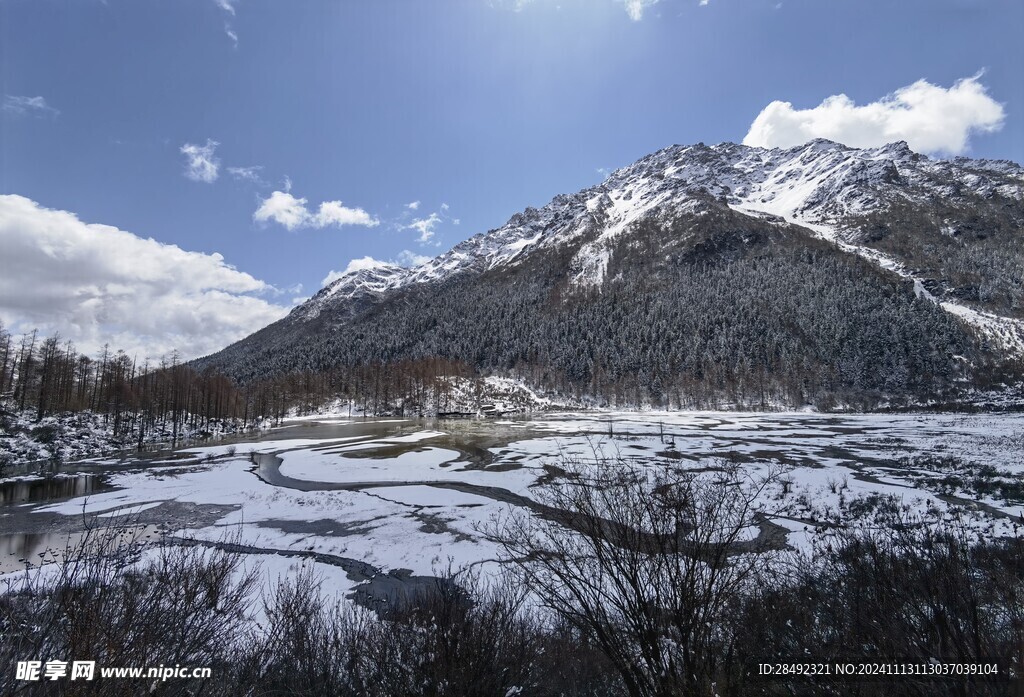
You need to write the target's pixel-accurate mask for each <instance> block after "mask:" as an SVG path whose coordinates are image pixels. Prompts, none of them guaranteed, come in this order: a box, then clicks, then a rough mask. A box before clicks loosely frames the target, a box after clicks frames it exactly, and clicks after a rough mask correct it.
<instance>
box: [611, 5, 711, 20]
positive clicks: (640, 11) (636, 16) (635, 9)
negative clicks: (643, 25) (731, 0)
mask: <svg viewBox="0 0 1024 697" xmlns="http://www.w3.org/2000/svg"><path fill="white" fill-rule="evenodd" d="M622 3H623V4H624V5H625V6H626V14H627V15H629V18H630V19H631V20H633V21H634V22H639V21H640V20H641V19H643V18H644V9H646V8H648V7H650V6H651V5H656V4H658V0H622ZM701 4H702V5H706V4H707V2H706V0H705V1H704V2H701Z"/></svg>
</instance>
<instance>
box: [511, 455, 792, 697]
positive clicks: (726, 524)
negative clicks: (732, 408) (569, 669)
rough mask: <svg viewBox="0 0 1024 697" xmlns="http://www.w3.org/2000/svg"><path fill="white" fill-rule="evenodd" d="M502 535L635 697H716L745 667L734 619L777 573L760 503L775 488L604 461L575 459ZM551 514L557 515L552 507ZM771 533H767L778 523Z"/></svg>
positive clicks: (522, 573)
mask: <svg viewBox="0 0 1024 697" xmlns="http://www.w3.org/2000/svg"><path fill="white" fill-rule="evenodd" d="M560 466H561V467H562V469H564V470H566V471H567V472H568V477H567V478H566V479H563V480H561V481H555V482H552V483H548V484H546V485H545V486H544V488H543V489H542V490H541V492H540V496H539V499H540V503H541V504H542V506H544V507H546V510H548V511H550V510H555V511H561V512H562V513H561V514H557V515H544V514H542V515H536V514H531V513H527V512H525V511H514V512H512V513H510V514H509V516H507V517H506V518H504V519H501V520H498V521H496V523H495V524H494V526H493V528H492V531H491V532H492V534H493V535H494V537H495V538H496V539H497V540H498V541H499V543H500V544H501V546H502V548H503V550H504V556H505V558H506V560H508V561H511V562H512V566H513V568H514V569H515V572H516V573H517V575H518V578H519V580H520V582H521V583H522V584H523V585H524V586H526V587H528V588H530V589H532V590H533V591H534V592H535V593H536V594H537V596H538V597H539V598H540V600H541V602H542V604H543V605H544V606H546V607H547V608H549V609H550V610H551V611H553V612H554V613H555V614H556V615H557V616H558V617H559V618H560V619H562V620H564V621H566V622H568V623H569V624H570V625H572V626H574V627H576V628H578V629H579V630H580V631H581V632H582V633H583V634H584V635H585V636H586V637H588V638H589V639H591V640H593V642H594V643H595V644H596V645H597V646H598V647H599V648H600V649H601V651H602V652H603V653H604V654H605V655H606V656H607V657H608V659H609V660H610V662H611V663H612V664H613V665H614V666H615V668H616V670H617V671H618V672H619V674H620V675H621V678H622V681H623V683H624V685H625V687H626V689H627V691H628V693H629V694H630V695H637V696H641V695H642V696H645V697H646V696H653V695H659V696H660V695H665V696H668V695H674V696H678V695H705V694H707V695H711V694H715V692H716V690H715V682H716V680H717V679H719V677H720V676H721V675H722V674H723V673H724V669H725V667H726V664H727V663H729V662H730V661H734V660H738V659H735V658H734V657H733V656H734V653H733V647H734V638H733V637H732V636H731V635H730V634H731V631H730V629H729V623H728V622H726V621H725V620H726V618H727V617H729V616H731V615H732V614H733V613H735V612H738V607H739V605H740V604H741V602H742V598H743V595H744V593H745V590H746V589H747V587H748V586H749V585H750V584H752V583H753V582H754V581H756V580H758V579H759V577H760V574H761V573H762V572H764V571H765V570H766V568H767V564H768V556H767V555H763V554H760V552H762V551H764V550H766V549H767V548H768V547H770V546H771V543H772V539H773V538H772V536H771V535H769V534H766V532H767V530H768V528H767V527H765V529H761V530H759V523H760V522H761V521H760V520H759V518H760V514H759V512H758V511H757V510H756V508H755V500H756V499H757V498H758V495H759V494H760V493H761V491H762V490H763V489H764V488H765V486H766V485H767V484H768V483H769V481H770V480H771V479H772V476H766V477H762V478H758V479H754V478H750V477H748V476H746V475H744V473H743V472H742V471H741V470H740V469H738V468H736V467H734V466H729V465H720V464H719V463H715V465H714V466H713V467H712V468H710V471H708V470H707V469H705V471H703V472H701V473H694V472H687V471H683V470H675V469H670V468H668V467H662V466H654V465H651V466H646V465H643V464H639V463H636V462H629V461H625V460H623V459H621V458H614V459H606V458H601V457H598V458H597V459H596V461H595V462H594V463H592V464H586V465H584V464H581V463H579V462H564V463H562V464H561V465H560ZM542 510H545V509H542ZM766 525H767V524H766Z"/></svg>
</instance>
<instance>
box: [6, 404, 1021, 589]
mask: <svg viewBox="0 0 1024 697" xmlns="http://www.w3.org/2000/svg"><path fill="white" fill-rule="evenodd" d="M595 454H597V455H599V456H606V457H615V458H618V459H621V460H622V462H623V466H629V467H651V466H658V467H668V468H671V469H679V470H685V469H689V468H692V469H702V470H705V469H707V468H709V467H710V468H714V467H720V466H723V465H727V464H734V465H738V466H740V467H741V468H743V469H744V470H745V471H747V472H749V473H750V474H751V475H753V476H758V475H759V474H763V473H767V472H769V471H775V472H777V473H779V482H778V483H777V484H776V485H773V486H772V487H769V489H768V490H767V491H766V492H765V495H764V497H763V499H764V500H763V501H759V506H760V509H761V511H762V512H763V515H764V518H765V520H766V521H768V522H769V523H770V525H771V526H773V528H774V530H775V533H776V536H777V537H778V538H779V539H780V541H781V542H780V543H781V544H783V545H789V546H792V547H801V546H805V545H807V544H808V542H809V540H810V539H811V538H812V536H814V535H815V534H819V533H820V532H823V531H825V530H827V529H829V528H831V527H834V526H843V525H872V524H873V522H874V512H875V511H876V510H878V508H879V507H880V505H882V502H886V503H887V504H888V505H898V506H900V507H902V508H904V509H905V510H906V511H908V512H909V513H912V514H915V515H921V516H930V517H933V518H942V517H950V516H961V517H962V518H965V519H967V520H969V522H970V524H971V526H972V528H973V529H975V530H976V531H977V533H978V534H979V535H984V536H1001V535H1006V534H1009V533H1011V532H1012V531H1013V529H1014V528H1015V527H1016V526H1018V525H1020V524H1021V523H1022V518H1021V515H1022V513H1024V484H1022V481H1024V479H1022V475H1024V415H1014V414H1007V415H1004V414H996V415H962V414H955V415H950V414H941V415H931V414H929V415H921V414H913V415H888V414H886V415H834V414H810V413H790V414H760V413H759V414H753V413H731V412H728V413H727V412H723V413H717V412H716V413H707V412H701V413H678V412H674V413H650V412H648V413H584V414H544V415H540V416H536V417H531V418H524V419H516V420H500V419H498V420H495V419H487V420H450V421H445V420H429V421H424V420H416V419H409V420H406V419H367V420H362V419H346V418H341V417H313V418H307V419H301V420H293V421H289V422H286V423H285V424H284V425H283V426H282V427H280V428H276V429H273V430H271V431H268V432H265V433H263V434H261V435H259V436H258V437H257V436H251V437H248V438H239V439H235V440H234V441H231V442H229V441H221V442H219V443H218V444H216V445H211V446H206V447H191V448H184V449H181V450H178V451H175V452H173V453H162V454H158V455H156V456H154V455H152V454H150V455H146V456H143V457H116V458H106V459H103V458H99V459H94V460H89V461H85V462H82V463H76V464H75V465H71V466H69V467H68V468H67V469H66V472H65V473H63V474H61V475H58V476H57V477H51V478H33V477H27V478H26V477H23V478H18V479H14V480H7V481H6V482H3V483H0V494H2V498H0V502H2V503H0V572H12V571H14V570H17V569H22V568H24V566H25V562H24V561H23V560H28V561H29V562H30V563H38V562H39V561H40V560H46V559H50V558H51V557H41V556H40V555H41V554H46V549H48V548H54V547H56V548H63V546H64V543H65V540H66V539H67V538H68V536H69V535H71V536H74V535H76V534H78V533H79V532H80V530H81V528H82V525H83V520H84V519H85V518H88V519H90V520H92V521H93V522H94V523H97V524H99V525H104V526H106V525H128V524H131V525H132V526H137V527H136V528H133V529H138V530H140V531H142V530H144V531H146V534H156V533H157V532H162V533H165V534H169V535H171V536H173V537H175V538H180V539H185V540H191V541H193V542H194V543H198V544H212V543H216V542H218V541H222V540H224V539H226V538H227V537H229V536H235V538H236V539H235V540H234V541H235V543H237V545H238V546H237V548H238V549H239V550H240V551H243V552H246V553H248V554H249V555H250V556H249V558H251V559H252V560H253V561H254V562H256V561H258V562H259V563H260V564H261V566H262V568H263V569H264V571H265V573H266V574H267V576H268V579H269V580H271V581H272V580H273V579H274V578H275V577H276V576H280V575H285V574H289V573H293V572H294V571H295V570H296V567H297V566H299V565H313V566H315V567H316V570H317V572H318V573H320V575H321V576H322V577H323V579H324V585H325V590H329V591H337V592H339V593H346V594H347V593H349V592H351V591H353V590H358V591H359V592H363V593H366V592H368V591H367V589H368V588H371V587H372V588H376V589H377V590H381V589H382V588H383V589H384V591H383V592H386V587H387V585H388V584H389V583H401V582H403V579H407V578H408V577H409V576H410V575H411V576H412V577H416V576H432V575H436V574H437V573H440V572H441V571H443V570H444V569H446V568H449V567H451V568H456V569H457V568H464V567H467V566H476V567H479V568H480V569H481V571H483V572H484V573H485V574H486V573H487V572H488V570H489V569H491V570H493V569H494V568H495V564H496V563H497V562H496V561H495V559H496V556H497V550H496V547H495V545H494V544H493V543H491V542H490V541H489V540H488V539H487V537H486V535H485V534H483V532H482V531H481V529H482V526H486V525H487V524H488V522H489V521H491V520H492V519H493V517H494V516H495V515H499V514H502V513H503V512H506V511H507V510H508V508H509V507H510V506H511V507H525V508H527V509H530V510H533V511H534V512H536V511H537V508H536V505H535V503H534V500H535V496H536V492H537V486H538V484H539V483H543V482H546V481H552V480H557V478H558V477H559V474H560V469H559V467H560V465H562V464H563V462H564V460H565V459H569V460H573V459H575V460H580V461H588V460H593V459H594V457H595ZM75 473H79V474H75ZM72 539H73V537H72ZM373 579H376V580H375V581H374V584H376V585H374V584H369V583H368V582H370V581H371V580H373Z"/></svg>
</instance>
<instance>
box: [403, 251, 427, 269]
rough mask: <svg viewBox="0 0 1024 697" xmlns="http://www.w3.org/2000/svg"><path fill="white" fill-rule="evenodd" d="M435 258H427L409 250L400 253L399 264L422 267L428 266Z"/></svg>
mask: <svg viewBox="0 0 1024 697" xmlns="http://www.w3.org/2000/svg"><path fill="white" fill-rule="evenodd" d="M431 259H433V257H429V256H425V255H423V254H417V253H416V252H413V251H411V250H408V249H403V250H402V251H401V252H399V253H398V263H399V264H400V265H402V266H420V265H422V264H426V263H427V262H428V261H430V260H431Z"/></svg>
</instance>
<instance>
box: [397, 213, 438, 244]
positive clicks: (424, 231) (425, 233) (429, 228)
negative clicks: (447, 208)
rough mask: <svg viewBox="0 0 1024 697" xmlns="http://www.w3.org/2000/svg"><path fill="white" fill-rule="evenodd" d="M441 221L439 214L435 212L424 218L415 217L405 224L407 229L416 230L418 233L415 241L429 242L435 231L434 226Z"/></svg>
mask: <svg viewBox="0 0 1024 697" xmlns="http://www.w3.org/2000/svg"><path fill="white" fill-rule="evenodd" d="M440 222H441V216H440V215H439V214H437V213H431V214H430V215H428V216H427V217H426V218H417V219H416V220H413V221H412V222H411V223H409V224H408V225H406V226H405V228H406V229H407V230H416V231H417V232H419V233H420V236H419V237H418V238H416V241H417V242H419V243H420V244H431V240H433V239H434V235H435V234H436V231H435V229H434V228H436V227H437V225H438V224H439V223H440Z"/></svg>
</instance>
